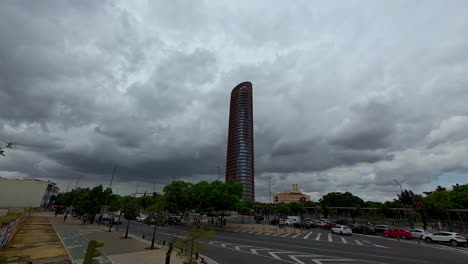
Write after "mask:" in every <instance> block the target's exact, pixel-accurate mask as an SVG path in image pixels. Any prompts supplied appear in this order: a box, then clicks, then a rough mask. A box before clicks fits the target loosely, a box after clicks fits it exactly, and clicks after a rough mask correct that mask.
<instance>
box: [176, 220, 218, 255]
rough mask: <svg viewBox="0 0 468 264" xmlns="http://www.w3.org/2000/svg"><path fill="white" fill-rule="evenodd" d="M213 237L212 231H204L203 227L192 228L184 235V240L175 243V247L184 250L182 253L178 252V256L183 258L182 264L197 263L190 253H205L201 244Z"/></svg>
mask: <svg viewBox="0 0 468 264" xmlns="http://www.w3.org/2000/svg"><path fill="white" fill-rule="evenodd" d="M214 235H215V232H214V231H213V230H205V229H203V226H200V227H194V228H192V230H191V231H190V232H187V233H186V234H185V238H184V239H182V240H179V241H177V242H176V243H175V245H176V246H178V247H181V248H184V249H186V250H184V251H183V252H178V253H177V254H178V255H179V256H182V257H184V259H185V260H184V262H183V263H184V264H195V263H198V262H196V261H195V259H194V256H193V255H192V253H195V252H200V253H203V252H205V249H204V248H203V247H202V244H201V242H206V241H208V240H210V239H212V238H213V237H214Z"/></svg>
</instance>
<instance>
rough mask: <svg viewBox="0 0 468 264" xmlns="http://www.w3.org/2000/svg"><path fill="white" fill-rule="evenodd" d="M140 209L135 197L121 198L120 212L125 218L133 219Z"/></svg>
mask: <svg viewBox="0 0 468 264" xmlns="http://www.w3.org/2000/svg"><path fill="white" fill-rule="evenodd" d="M139 211H140V205H139V204H138V200H137V198H135V197H133V196H125V197H124V198H123V200H122V213H123V214H124V216H125V218H126V219H127V220H135V219H136V217H137V216H138V212H139Z"/></svg>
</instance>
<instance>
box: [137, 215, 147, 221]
mask: <svg viewBox="0 0 468 264" xmlns="http://www.w3.org/2000/svg"><path fill="white" fill-rule="evenodd" d="M146 217H148V216H146V215H139V216H137V217H136V220H137V222H144V221H145V219H146Z"/></svg>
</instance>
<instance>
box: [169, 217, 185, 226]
mask: <svg viewBox="0 0 468 264" xmlns="http://www.w3.org/2000/svg"><path fill="white" fill-rule="evenodd" d="M181 222H182V220H181V219H180V217H179V216H169V218H168V219H167V221H166V223H167V224H168V225H180V223H181Z"/></svg>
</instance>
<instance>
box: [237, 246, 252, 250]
mask: <svg viewBox="0 0 468 264" xmlns="http://www.w3.org/2000/svg"><path fill="white" fill-rule="evenodd" d="M241 247H252V246H235V247H234V248H235V249H237V250H241V249H240V248H241Z"/></svg>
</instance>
